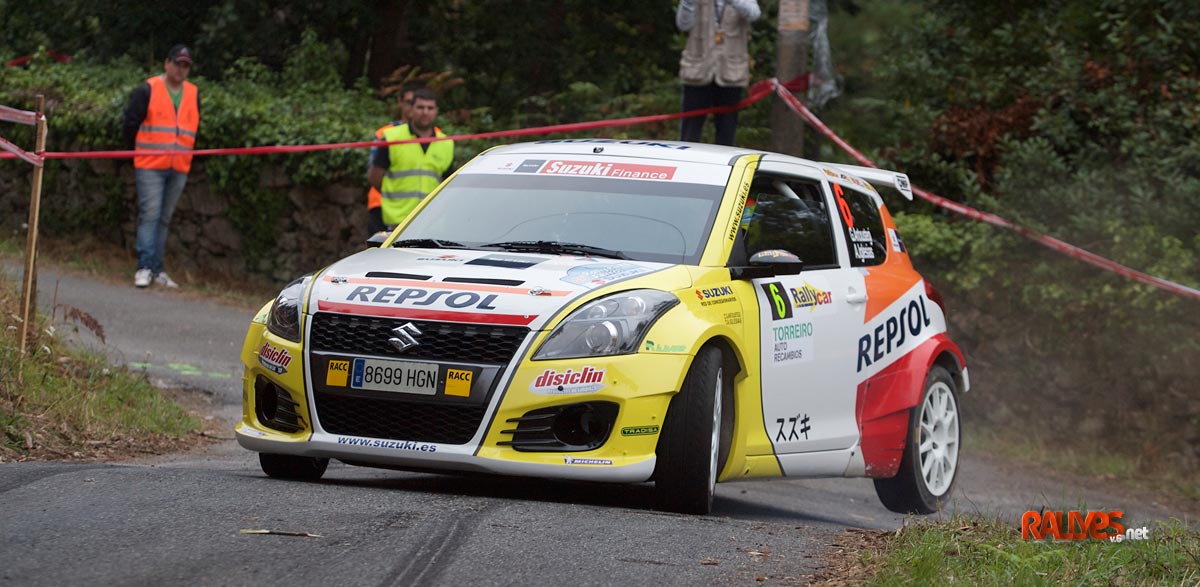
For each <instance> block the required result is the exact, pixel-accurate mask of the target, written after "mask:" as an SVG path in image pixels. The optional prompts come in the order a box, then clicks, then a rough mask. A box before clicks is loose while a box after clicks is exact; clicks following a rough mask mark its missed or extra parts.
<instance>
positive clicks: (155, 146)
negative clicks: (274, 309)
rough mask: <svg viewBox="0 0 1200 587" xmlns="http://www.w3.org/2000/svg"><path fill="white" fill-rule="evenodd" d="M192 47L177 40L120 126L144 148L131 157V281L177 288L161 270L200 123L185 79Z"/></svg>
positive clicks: (138, 90)
mask: <svg viewBox="0 0 1200 587" xmlns="http://www.w3.org/2000/svg"><path fill="white" fill-rule="evenodd" d="M191 68H192V52H191V50H190V49H188V48H187V47H185V46H184V45H175V46H174V47H171V50H170V51H168V52H167V58H166V60H165V61H163V74H162V75H156V76H154V77H151V78H150V79H148V80H146V83H144V84H142V85H140V86H138V87H137V88H135V89H134V90H133V93H132V94H131V95H130V98H129V105H128V106H127V107H126V108H125V121H124V124H123V130H124V134H125V142H126V143H127V145H128V146H129V147H132V148H134V149H136V150H138V151H142V152H145V153H146V154H145V155H138V156H136V157H134V158H133V167H134V178H135V180H136V183H137V193H138V219H137V256H138V268H137V272H136V273H134V275H133V284H134V285H135V286H137V287H148V286H149V285H150V284H151V283H157V284H159V285H162V286H165V287H171V288H174V287H179V284H177V283H175V281H174V280H172V279H171V277H170V276H169V275H167V273H166V272H165V271H163V250H164V249H165V248H166V244H167V227H168V225H170V223H171V215H172V214H174V212H175V204H176V203H178V202H179V196H180V194H182V193H183V186H184V184H186V183H187V176H188V172H189V171H191V168H192V154H191V153H192V149H193V147H195V145H196V132H197V131H198V130H199V128H200V95H199V92H198V91H197V89H196V86H195V84H192V83H191V82H189V81H187V77H188V74H189V73H191Z"/></svg>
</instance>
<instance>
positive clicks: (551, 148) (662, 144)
mask: <svg viewBox="0 0 1200 587" xmlns="http://www.w3.org/2000/svg"><path fill="white" fill-rule="evenodd" d="M597 149H603V151H597ZM598 154H603V155H607V156H617V157H633V158H639V159H669V160H672V161H686V162H690V163H707V164H713V165H733V163H734V162H735V161H737V159H738V158H740V157H743V156H745V155H762V156H763V157H764V160H767V161H773V162H775V161H777V162H781V163H792V164H798V165H805V166H809V167H813V168H815V169H821V170H825V169H829V168H831V167H832V168H836V169H837V170H838V171H840V172H842V173H848V174H850V175H854V176H857V177H858V178H859V179H861V180H864V181H866V182H868V183H872V184H876V185H884V186H888V187H892V188H895V189H897V190H898V191H899V192H900V193H901V194H902V195H903V196H904V197H906V198H908V199H909V200H911V199H912V191H911V190H910V189H909V184H908V177H907V176H906V175H904V174H903V173H898V172H894V171H888V170H884V169H874V168H868V167H858V166H853V165H843V164H840V163H825V162H820V161H812V160H809V159H801V158H800V157H792V156H790V155H783V154H780V153H773V152H770V151H760V150H757V149H745V148H740V147H726V146H722V145H709V144H705V143H685V142H681V141H652V140H640V139H605V138H578V139H548V140H544V141H533V142H528V143H516V144H512V145H505V146H501V147H496V148H494V149H490V150H488V151H486V152H484V153H483V154H481V155H480V157H486V156H492V155H598Z"/></svg>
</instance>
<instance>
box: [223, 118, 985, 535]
mask: <svg viewBox="0 0 1200 587" xmlns="http://www.w3.org/2000/svg"><path fill="white" fill-rule="evenodd" d="M872 182H874V183H877V184H879V185H881V186H888V187H891V188H896V189H898V190H899V191H900V192H901V193H903V194H905V195H907V196H908V197H909V198H911V197H912V196H911V192H910V191H909V186H908V179H907V177H905V176H904V175H903V174H899V173H893V172H889V171H880V170H874V169H867V168H860V167H850V166H842V165H835V164H830V163H817V162H812V161H806V160H802V159H797V158H794V157H787V156H783V155H777V154H772V153H764V152H759V151H752V150H746V149H737V148H729V147H715V146H708V145H697V144H687V143H670V142H663V143H657V142H645V141H620V140H608V139H575V140H549V141H541V142H535V143H526V144H519V145H512V146H506V147H499V148H495V149H492V150H489V151H487V152H485V153H483V154H481V155H480V156H478V157H476V158H475V159H474V160H472V161H470V162H469V163H467V164H466V165H464V166H463V167H462V168H461V169H459V170H458V171H457V172H456V173H455V174H454V175H453V176H452V177H451V178H449V179H448V180H447V181H446V182H444V183H443V184H442V185H441V186H440V187H439V188H438V189H437V190H435V191H434V192H433V193H432V194H430V196H429V197H428V198H426V199H425V201H424V202H423V203H422V205H421V206H420V207H419V208H418V209H417V210H416V211H415V212H414V213H413V215H412V216H410V217H409V219H408V220H407V221H406V222H405V223H404V224H402V225H400V226H399V227H397V229H396V230H395V231H394V232H393V233H392V234H390V235H389V236H388V237H387V238H386V240H383V241H382V242H381V243H379V244H380V246H378V247H377V248H369V249H367V250H365V251H363V252H360V253H358V254H355V255H352V256H350V257H347V258H345V259H343V260H341V261H338V262H336V263H334V264H333V265H330V266H329V267H326V268H325V269H323V270H321V271H319V272H317V273H314V274H312V275H309V276H305V277H304V278H302V279H299V280H297V281H295V282H293V283H292V284H291V285H289V286H287V287H286V288H285V289H284V290H283V291H282V292H281V293H280V294H279V296H278V297H277V298H276V299H275V300H274V302H272V303H269V304H267V305H266V306H264V307H263V309H262V310H261V311H260V312H259V313H258V315H257V316H256V317H255V319H254V320H253V322H252V323H251V325H250V330H249V333H248V334H247V337H246V341H245V344H244V346H243V350H242V359H243V362H244V363H245V378H244V383H243V390H244V410H243V415H242V421H241V422H240V423H239V424H238V425H237V439H238V441H239V443H240V444H241V445H242V446H243V447H245V448H248V449H250V450H253V451H258V452H259V453H260V455H259V456H260V462H261V465H262V469H263V471H265V472H266V474H267V475H269V476H272V477H281V478H292V479H308V480H314V479H318V478H320V477H321V476H322V475H323V474H324V472H325V469H326V466H327V464H328V462H329V459H338V460H340V461H343V462H345V463H349V464H352V465H363V466H374V467H386V468H399V469H417V470H425V471H429V470H435V471H436V470H441V471H459V472H477V473H478V472H483V473H495V474H503V475H518V476H529V477H545V478H555V479H570V480H587V481H607V482H626V483H637V482H646V481H653V482H654V484H655V492H654V494H655V496H656V500H657V505H658V507H660V508H662V509H666V510H672V511H679V512H689V513H707V512H708V511H709V509H710V507H711V505H712V500H713V492H714V488H715V484H716V483H717V482H718V481H733V480H738V479H747V478H754V477H828V476H847V477H863V476H866V477H872V478H874V479H875V487H876V490H877V493H878V495H879V497H880V499H881V500H882V502H883V504H884V505H885V506H886V507H888V508H889V509H892V510H895V511H903V512H925V513H928V512H932V511H935V510H937V509H938V508H939V507H941V506H942V505H943V503H944V502H945V501H946V500H947V498H948V496H949V495H950V493H951V489H952V487H953V485H954V478H955V472H956V470H957V466H958V450H959V432H960V428H959V412H958V404H957V394H958V393H959V392H962V391H965V390H966V389H967V386H968V379H967V369H966V366H965V364H964V360H963V356H962V353H961V352H960V351H959V349H958V347H957V346H956V345H955V344H954V343H953V342H951V341H950V339H949V338H948V337H947V335H946V320H945V317H944V315H943V308H942V302H941V298H940V296H939V295H938V293H937V291H936V290H935V289H934V288H933V287H931V286H930V285H929V284H928V283H927V282H926V281H925V280H923V279H922V278H921V276H920V275H919V274H918V273H917V272H916V271H915V270H914V269H913V266H912V263H911V262H910V260H909V256H908V252H907V250H906V249H905V245H904V242H903V241H902V240H901V238H900V234H899V233H898V232H897V231H896V227H895V225H894V224H893V222H892V218H891V216H890V215H889V214H888V211H887V210H886V208H885V207H884V205H883V201H882V199H881V198H880V196H879V194H878V193H877V192H876V190H875V188H874V187H873V186H872Z"/></svg>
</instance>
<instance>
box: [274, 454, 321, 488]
mask: <svg viewBox="0 0 1200 587" xmlns="http://www.w3.org/2000/svg"><path fill="white" fill-rule="evenodd" d="M258 464H259V466H261V467H262V470H263V472H264V473H266V474H267V476H268V477H273V478H275V479H291V480H294V481H316V480H318V479H320V478H321V476H322V475H324V474H325V469H326V468H328V467H329V459H322V458H317V457H298V456H295V455H277V454H271V453H265V452H260V453H258Z"/></svg>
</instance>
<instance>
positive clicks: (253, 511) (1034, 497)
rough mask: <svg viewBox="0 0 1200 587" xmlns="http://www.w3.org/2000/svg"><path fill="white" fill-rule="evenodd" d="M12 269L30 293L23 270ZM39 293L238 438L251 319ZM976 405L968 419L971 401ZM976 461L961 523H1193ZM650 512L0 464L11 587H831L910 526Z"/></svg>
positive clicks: (780, 502)
mask: <svg viewBox="0 0 1200 587" xmlns="http://www.w3.org/2000/svg"><path fill="white" fill-rule="evenodd" d="M0 268H2V269H3V270H5V271H8V272H9V273H12V274H14V275H19V270H20V267H19V265H17V264H15V263H7V264H0ZM39 281H40V286H41V290H42V291H41V294H40V296H39V303H40V304H41V306H42V308H43V311H47V310H48V309H49V304H50V303H51V300H52V298H54V297H55V288H56V287H57V303H58V304H68V305H71V306H73V307H76V308H79V309H80V310H83V311H86V312H88V313H90V314H91V315H93V316H94V317H96V319H97V320H99V322H100V323H101V324H102V325H103V327H104V331H105V334H106V338H107V344H100V342H99V340H98V339H96V338H95V337H94V336H92V334H91V333H89V332H87V331H86V330H81V331H80V332H78V333H69V332H63V331H62V330H64V329H60V333H59V336H60V337H64V336H68V335H69V337H70V338H74V339H76V340H77V342H78V343H79V344H84V345H88V346H92V347H93V348H96V349H98V350H100V351H102V352H105V353H106V354H108V355H109V356H110V357H112V358H113V359H114V360H116V361H119V362H124V363H128V364H131V365H134V366H136V367H137V368H145V369H147V370H148V372H149V373H150V375H151V376H152V378H154V379H155V380H157V381H159V382H161V383H162V384H163V385H172V386H179V387H185V388H190V389H195V390H197V392H198V393H208V394H211V395H213V396H214V397H215V398H217V400H218V401H217V402H216V405H217V406H219V407H218V408H217V413H216V414H215V416H216V417H218V418H220V419H221V420H222V421H223V422H226V423H227V424H228V426H229V427H230V428H231V427H232V424H233V421H234V419H235V418H236V417H237V415H238V413H239V407H238V402H239V394H240V391H239V390H240V388H239V383H238V379H237V377H238V376H239V373H240V367H239V362H238V353H239V351H240V348H241V340H242V336H243V334H244V333H245V329H246V325H247V324H248V322H249V320H250V317H251V314H252V312H251V311H250V310H246V309H244V308H235V307H231V306H227V305H224V304H221V303H216V302H212V301H208V300H204V299H200V298H198V297H197V296H195V295H190V294H188V293H187V292H176V291H164V290H161V289H153V288H152V289H149V290H136V289H135V288H133V287H132V285H131V284H126V283H123V282H106V281H100V280H96V279H93V278H87V277H80V276H74V275H70V274H61V273H60V272H57V271H54V270H52V269H49V268H45V267H43V268H42V269H41V270H40V277H39ZM60 311H61V310H60ZM977 385H978V384H977ZM980 387H984V386H982V385H981V386H980ZM976 392H986V391H985V390H978V391H976ZM976 392H972V393H976ZM961 401H962V403H963V405H964V409H965V410H969V409H970V395H969V394H968V395H966V396H965V397H964V398H962V399H961ZM964 450H965V455H964V460H963V462H962V468H961V472H960V477H959V481H958V486H957V488H956V498H955V505H954V508H953V509H954V510H955V511H958V512H960V513H967V514H972V515H977V514H978V515H987V516H1000V517H1001V519H1006V520H1012V523H1013V524H1014V526H1015V525H1016V524H1017V520H1018V516H1019V515H1020V513H1021V512H1023V511H1026V510H1029V509H1038V508H1040V507H1042V506H1046V507H1047V508H1049V509H1065V510H1072V509H1081V506H1083V508H1082V509H1110V508H1112V509H1123V510H1124V511H1125V512H1126V515H1125V518H1124V519H1125V521H1126V523H1127V525H1131V523H1132V522H1138V523H1141V522H1140V521H1145V522H1146V523H1148V522H1150V521H1151V520H1156V519H1166V518H1168V517H1170V516H1171V515H1173V514H1174V515H1179V514H1178V513H1177V512H1172V511H1171V510H1169V509H1168V508H1166V507H1164V506H1162V505H1159V504H1157V503H1154V502H1153V501H1151V500H1149V499H1146V498H1144V497H1141V496H1138V495H1135V494H1130V493H1127V492H1120V491H1117V490H1115V489H1114V488H1112V487H1105V486H1103V485H1098V484H1096V483H1094V482H1084V481H1080V480H1077V479H1071V478H1068V477H1064V476H1056V475H1052V474H1048V473H1044V472H1036V471H1035V470H1032V469H1029V468H1028V467H1024V466H1022V465H1020V464H1017V463H1010V462H1004V461H1000V460H997V459H995V458H992V457H989V456H987V455H983V454H980V453H979V452H976V451H973V450H972V447H970V446H969V445H968V446H966V447H965V448H964ZM651 494H652V487H651V486H650V485H648V484H645V485H633V486H623V485H600V484H590V485H589V484H574V483H555V482H548V481H541V480H528V479H510V478H494V477H463V476H444V475H433V474H419V473H407V472H397V471H386V470H377V469H363V468H357V467H351V466H346V465H341V464H339V463H336V462H335V463H333V464H331V466H330V469H329V472H328V473H327V474H326V476H325V478H324V480H323V481H321V482H319V483H299V482H286V481H277V480H272V479H268V478H266V477H265V476H264V475H263V474H262V473H261V472H260V470H259V468H258V464H257V459H256V457H255V455H253V454H252V453H249V452H247V451H244V450H242V449H241V448H239V447H238V446H237V445H236V443H235V442H234V441H233V440H232V432H230V434H229V440H226V441H223V442H221V443H219V444H218V445H216V446H214V447H210V448H209V449H207V450H205V451H204V452H200V453H192V454H183V455H171V456H168V457H164V458H157V459H153V460H148V461H139V462H135V463H124V464H110V465H97V464H74V463H64V462H45V463H10V464H3V465H0V585H22V586H25V585H54V586H58V585H63V584H67V585H73V584H105V585H149V584H154V585H158V584H188V585H233V584H241V585H244V584H251V583H252V584H255V585H290V584H296V583H298V582H303V583H333V584H349V585H381V586H382V585H466V584H470V585H511V584H534V583H538V584H548V585H555V584H565V583H570V584H574V585H616V584H631V583H640V584H667V585H705V584H714V585H731V584H732V585H780V584H796V583H804V582H805V581H806V577H809V576H811V575H813V574H814V573H815V572H817V570H818V569H819V567H820V561H821V559H820V554H821V553H822V552H823V551H825V550H826V549H827V548H828V546H827V545H828V544H829V543H830V542H831V541H832V539H833V538H834V537H835V536H837V535H838V534H840V533H841V532H843V531H844V530H845V529H846V528H877V529H893V528H898V527H900V526H901V525H902V524H904V523H905V519H904V517H902V516H898V515H895V514H892V513H890V512H888V511H887V510H885V509H884V508H883V507H882V506H881V505H879V502H878V500H877V499H876V497H875V494H874V490H873V488H872V484H871V481H869V480H864V479H831V480H775V481H764V482H741V483H731V484H722V485H720V486H718V490H717V499H716V504H715V506H714V511H713V514H712V515H710V516H705V517H697V516H680V515H674V514H664V513H660V512H656V511H654V510H652V509H651V508H650V506H649V504H650V503H651V497H652V495H651ZM243 530H268V531H273V532H287V533H308V534H313V535H315V536H296V535H288V534H261V533H243Z"/></svg>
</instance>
